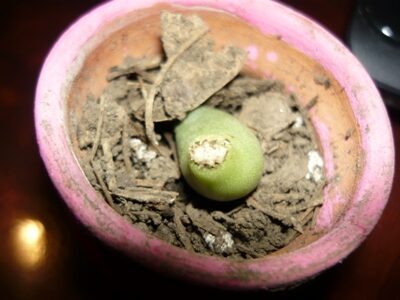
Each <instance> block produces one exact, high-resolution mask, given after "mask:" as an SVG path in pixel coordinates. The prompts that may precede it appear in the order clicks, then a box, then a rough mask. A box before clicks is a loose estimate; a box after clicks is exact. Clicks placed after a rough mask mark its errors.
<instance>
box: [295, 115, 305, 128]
mask: <svg viewBox="0 0 400 300" xmlns="http://www.w3.org/2000/svg"><path fill="white" fill-rule="evenodd" d="M303 124H304V120H303V118H302V117H301V116H297V117H296V119H294V123H293V128H300V127H301V126H303Z"/></svg>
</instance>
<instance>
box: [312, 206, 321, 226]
mask: <svg viewBox="0 0 400 300" xmlns="http://www.w3.org/2000/svg"><path fill="white" fill-rule="evenodd" d="M320 210H321V206H318V207H317V208H315V209H314V213H313V216H312V219H311V226H310V227H311V228H313V227H314V226H315V224H316V223H317V217H318V214H319V211H320Z"/></svg>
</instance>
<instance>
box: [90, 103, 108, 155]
mask: <svg viewBox="0 0 400 300" xmlns="http://www.w3.org/2000/svg"><path fill="white" fill-rule="evenodd" d="M104 98H105V97H104V96H100V112H99V118H98V119H97V126H96V135H95V137H94V142H93V148H92V152H91V154H90V161H93V159H94V157H95V156H96V153H97V149H98V148H99V144H100V138H101V128H102V127H103V119H104V106H105V99H104Z"/></svg>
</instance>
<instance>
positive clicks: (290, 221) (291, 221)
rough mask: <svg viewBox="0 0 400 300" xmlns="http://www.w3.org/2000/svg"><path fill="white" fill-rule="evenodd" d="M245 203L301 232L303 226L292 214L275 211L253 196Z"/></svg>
mask: <svg viewBox="0 0 400 300" xmlns="http://www.w3.org/2000/svg"><path fill="white" fill-rule="evenodd" d="M247 204H248V205H249V206H251V207H254V208H255V209H258V210H259V211H261V212H263V213H264V214H266V215H268V216H270V217H272V218H274V219H278V220H279V221H281V222H282V223H283V224H285V225H287V226H292V227H293V228H294V229H295V230H297V231H298V232H300V233H303V227H302V226H301V224H300V223H299V221H298V220H296V218H294V217H293V216H291V215H287V214H284V213H282V212H277V211H275V210H274V209H272V208H271V207H269V206H267V205H261V204H260V203H259V202H257V200H255V199H254V198H250V199H249V200H247Z"/></svg>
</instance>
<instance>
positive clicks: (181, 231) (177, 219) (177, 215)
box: [173, 207, 193, 251]
mask: <svg viewBox="0 0 400 300" xmlns="http://www.w3.org/2000/svg"><path fill="white" fill-rule="evenodd" d="M173 211H174V223H175V226H176V233H177V236H178V239H179V240H180V241H181V243H182V244H183V246H184V247H185V248H186V250H190V251H193V246H192V243H191V242H190V239H189V237H188V236H187V232H186V229H185V226H183V224H182V221H181V217H182V216H183V213H182V211H181V210H180V209H178V208H176V207H174V208H173Z"/></svg>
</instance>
